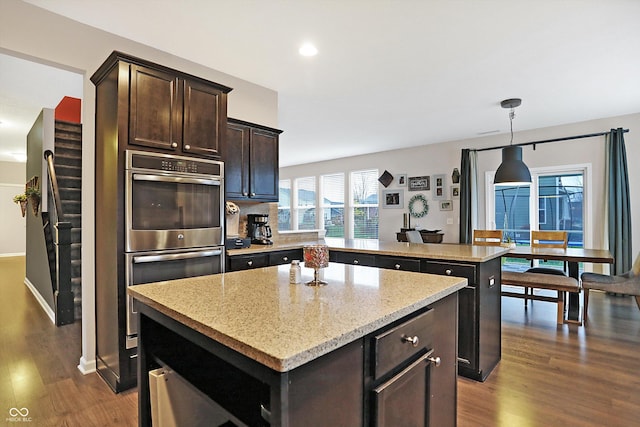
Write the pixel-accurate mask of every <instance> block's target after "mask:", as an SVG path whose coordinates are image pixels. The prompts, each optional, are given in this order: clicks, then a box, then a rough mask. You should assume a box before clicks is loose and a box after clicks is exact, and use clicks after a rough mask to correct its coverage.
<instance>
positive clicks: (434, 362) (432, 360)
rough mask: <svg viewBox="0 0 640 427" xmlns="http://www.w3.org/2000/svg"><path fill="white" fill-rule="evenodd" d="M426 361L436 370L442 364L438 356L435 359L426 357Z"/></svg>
mask: <svg viewBox="0 0 640 427" xmlns="http://www.w3.org/2000/svg"><path fill="white" fill-rule="evenodd" d="M427 360H428V361H429V362H431V363H433V365H434V366H435V367H436V368H437V367H438V366H440V364H441V363H442V361H441V360H440V356H436V357H427Z"/></svg>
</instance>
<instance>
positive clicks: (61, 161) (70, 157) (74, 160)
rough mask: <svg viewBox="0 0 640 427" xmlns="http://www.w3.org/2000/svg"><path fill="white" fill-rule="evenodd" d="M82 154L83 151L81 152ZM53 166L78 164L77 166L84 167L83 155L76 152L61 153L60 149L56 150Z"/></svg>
mask: <svg viewBox="0 0 640 427" xmlns="http://www.w3.org/2000/svg"><path fill="white" fill-rule="evenodd" d="M80 154H82V153H80ZM53 166H54V167H56V168H57V167H58V166H77V167H82V155H80V156H78V155H76V154H75V153H74V154H70V153H66V152H63V153H60V152H58V151H56V154H55V156H54V158H53ZM57 172H58V171H57V170H56V174H57Z"/></svg>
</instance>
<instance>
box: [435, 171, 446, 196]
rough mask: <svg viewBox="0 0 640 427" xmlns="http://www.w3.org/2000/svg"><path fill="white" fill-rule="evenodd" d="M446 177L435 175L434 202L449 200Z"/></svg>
mask: <svg viewBox="0 0 640 427" xmlns="http://www.w3.org/2000/svg"><path fill="white" fill-rule="evenodd" d="M445 180H446V176H445V175H444V174H442V175H433V199H434V200H443V199H446V198H447V195H446V194H445V192H444V188H445V187H444V186H445Z"/></svg>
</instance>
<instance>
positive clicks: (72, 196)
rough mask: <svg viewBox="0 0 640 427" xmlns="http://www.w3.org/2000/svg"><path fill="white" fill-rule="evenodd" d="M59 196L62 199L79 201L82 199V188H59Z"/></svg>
mask: <svg viewBox="0 0 640 427" xmlns="http://www.w3.org/2000/svg"><path fill="white" fill-rule="evenodd" d="M59 190H60V197H62V200H63V201H68V200H73V201H74V202H79V201H80V200H82V190H81V189H80V188H69V187H66V188H59Z"/></svg>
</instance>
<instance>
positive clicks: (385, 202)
mask: <svg viewBox="0 0 640 427" xmlns="http://www.w3.org/2000/svg"><path fill="white" fill-rule="evenodd" d="M382 207H383V208H392V209H402V208H404V190H384V191H383V192H382Z"/></svg>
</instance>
